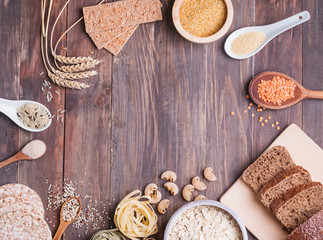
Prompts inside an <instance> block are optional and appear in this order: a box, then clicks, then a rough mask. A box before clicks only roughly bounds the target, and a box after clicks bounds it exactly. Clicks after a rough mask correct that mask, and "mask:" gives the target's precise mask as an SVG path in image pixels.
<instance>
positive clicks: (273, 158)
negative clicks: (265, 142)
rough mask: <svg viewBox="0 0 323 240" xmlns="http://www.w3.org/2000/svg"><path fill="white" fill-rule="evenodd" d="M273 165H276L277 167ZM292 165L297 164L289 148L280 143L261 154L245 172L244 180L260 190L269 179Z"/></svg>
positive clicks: (254, 188) (256, 189)
mask: <svg viewBox="0 0 323 240" xmlns="http://www.w3.org/2000/svg"><path fill="white" fill-rule="evenodd" d="M264 165H265V167H264ZM273 166H276V168H274V167H273ZM292 166H296V164H295V163H294V161H293V159H292V157H291V156H290V154H289V152H288V150H287V149H286V148H285V147H283V146H280V145H279V146H276V147H273V148H271V149H270V150H268V151H267V152H265V153H263V154H262V155H260V157H259V158H257V160H256V161H254V162H253V163H252V164H251V165H250V166H249V167H248V168H247V169H246V170H245V171H244V172H243V174H242V180H243V181H244V182H245V183H247V184H248V185H249V186H250V187H251V188H252V189H253V190H254V191H255V192H258V191H259V190H260V189H261V188H262V187H263V186H264V185H265V184H266V183H267V182H268V181H270V180H272V179H274V178H275V177H276V176H278V175H279V174H281V173H282V172H283V171H284V170H286V169H289V168H291V167H292ZM262 168H265V169H262ZM265 174H267V176H265ZM269 175H270V176H269Z"/></svg>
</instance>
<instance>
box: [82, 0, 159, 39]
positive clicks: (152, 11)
mask: <svg viewBox="0 0 323 240" xmlns="http://www.w3.org/2000/svg"><path fill="white" fill-rule="evenodd" d="M161 7H162V4H161V3H160V1H159V0H127V1H118V2H112V3H107V4H101V5H95V6H90V7H84V8H83V14H84V22H85V30H86V32H87V33H89V32H97V31H105V30H107V29H112V28H116V27H124V26H134V25H136V24H140V23H145V22H154V21H157V20H162V13H161Z"/></svg>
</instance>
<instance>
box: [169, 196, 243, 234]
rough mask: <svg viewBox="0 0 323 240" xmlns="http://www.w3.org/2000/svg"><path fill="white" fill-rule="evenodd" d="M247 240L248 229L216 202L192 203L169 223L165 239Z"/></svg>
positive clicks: (178, 211)
mask: <svg viewBox="0 0 323 240" xmlns="http://www.w3.org/2000/svg"><path fill="white" fill-rule="evenodd" d="M180 239H186V240H216V239H221V240H247V239H248V235H247V231H246V228H245V226H244V225H243V224H242V222H241V220H240V219H239V217H238V216H237V215H236V214H235V213H234V212H233V211H232V210H230V209H229V208H228V207H226V206H225V205H224V204H222V203H220V202H217V201H213V200H201V201H195V202H190V203H188V204H185V205H184V206H182V207H181V208H179V209H178V210H177V211H176V212H175V213H174V214H173V216H172V217H171V218H170V220H169V221H168V223H167V226H166V229H165V233H164V240H180Z"/></svg>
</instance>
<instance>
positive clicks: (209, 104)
mask: <svg viewBox="0 0 323 240" xmlns="http://www.w3.org/2000/svg"><path fill="white" fill-rule="evenodd" d="M162 2H163V5H164V7H163V16H164V20H163V21H159V22H156V23H151V24H143V25H141V26H140V27H139V28H138V29H137V31H136V32H135V33H134V35H133V36H132V37H131V39H130V40H129V42H128V43H127V44H126V46H125V47H124V49H123V50H122V52H121V53H120V54H119V55H118V56H116V57H112V56H111V54H109V53H108V52H106V51H105V50H101V51H97V50H96V49H95V46H94V45H93V43H92V42H91V40H90V38H89V37H88V36H87V34H86V33H85V31H84V24H83V23H81V24H79V25H78V26H77V27H75V29H73V30H72V31H71V33H70V34H68V36H67V38H66V39H64V40H63V42H62V43H61V45H60V47H59V48H60V52H61V54H66V55H67V56H80V55H89V51H93V52H94V54H93V55H95V56H98V58H100V59H101V60H102V63H101V65H100V71H99V75H98V76H96V77H93V78H91V79H88V80H87V81H88V82H90V83H91V84H92V87H91V88H89V89H87V90H82V91H77V90H69V89H64V88H60V87H57V86H55V85H52V88H51V89H50V91H51V93H52V94H53V95H54V98H53V99H52V100H51V101H50V102H47V101H46V91H45V92H42V91H41V86H42V82H43V80H44V79H46V76H45V74H43V75H40V74H41V73H42V72H44V67H43V64H42V61H41V57H40V44H39V42H40V40H39V33H40V0H39V1H36V0H34V1H28V0H21V1H9V0H3V1H1V2H0V26H1V32H0V46H1V53H0V66H1V68H0V79H1V81H0V97H2V98H8V99H32V100H37V101H40V102H41V103H43V104H45V105H46V106H48V107H49V109H50V110H51V112H52V113H53V114H57V110H58V109H59V108H61V109H66V113H65V117H64V119H65V121H64V123H62V122H60V121H56V120H54V121H53V124H52V126H51V127H50V128H49V129H48V130H46V131H45V132H42V133H38V134H36V133H35V134H32V133H29V132H26V131H23V130H21V129H19V128H18V127H17V126H16V125H14V124H13V123H12V122H11V121H10V120H9V119H7V117H5V116H4V115H2V114H0V129H1V130H0V159H5V158H7V157H10V156H11V155H13V154H14V153H16V152H17V151H18V150H19V149H20V148H21V147H22V146H23V145H24V144H25V143H27V142H28V141H29V140H32V139H42V140H44V141H45V142H46V143H47V146H48V150H47V153H46V155H45V156H44V157H43V158H42V159H41V160H38V161H34V162H30V161H28V162H20V163H18V164H12V165H10V166H8V167H6V168H4V169H1V170H0V184H6V183H11V182H19V183H23V184H26V185H28V186H30V187H32V188H33V189H35V190H36V191H37V192H38V193H39V194H40V195H41V197H42V199H43V201H44V202H45V203H46V201H47V189H48V184H60V185H62V183H63V181H64V179H69V180H72V181H75V182H78V183H79V184H78V186H77V187H78V190H77V191H78V192H79V193H80V194H81V195H82V196H83V197H84V196H85V195H86V194H88V195H92V196H94V197H95V199H97V201H99V202H100V201H106V199H107V198H109V199H110V200H111V202H112V204H111V206H109V208H108V214H109V216H110V217H112V216H113V213H114V209H115V206H116V204H117V202H118V201H119V200H121V198H123V197H124V196H125V195H126V194H127V193H129V192H130V191H132V190H135V189H141V190H143V188H144V186H145V185H146V184H148V183H151V182H155V183H158V185H159V186H160V189H161V191H162V193H163V195H164V196H165V197H167V198H169V199H170V200H171V205H170V208H169V210H168V212H167V214H166V215H165V216H159V221H158V225H159V229H160V231H159V233H158V235H157V239H162V236H163V231H164V228H165V226H166V223H167V220H168V219H169V218H170V216H171V215H172V213H174V211H175V210H176V209H177V208H178V207H180V206H182V205H183V204H184V203H185V202H184V201H183V200H182V198H181V196H179V195H178V196H176V197H171V196H170V195H169V194H168V192H167V191H166V190H165V189H164V188H163V187H162V184H163V182H164V181H162V180H160V178H159V176H160V174H161V173H162V172H163V171H164V170H174V171H175V172H176V173H177V176H178V180H177V181H176V183H177V184H178V185H179V187H180V188H182V187H183V186H184V185H185V184H187V183H189V182H190V179H191V178H192V177H193V176H196V175H199V176H201V175H202V170H203V169H204V168H205V167H206V166H211V167H213V168H214V169H215V172H216V175H217V178H218V180H217V181H216V183H214V184H212V183H208V189H207V191H206V192H205V194H206V196H207V198H209V199H218V198H219V197H220V196H221V194H222V193H223V192H224V191H226V189H227V188H228V187H229V186H230V185H231V184H232V183H233V182H234V181H235V180H236V179H237V178H238V177H239V176H240V175H241V173H242V172H243V170H244V169H245V168H246V167H247V166H248V165H249V164H250V163H251V162H252V161H253V160H254V159H255V158H256V157H257V156H258V155H259V154H260V153H261V152H262V151H263V150H264V149H265V148H266V146H268V145H269V144H270V143H271V142H272V141H273V139H274V138H275V137H277V136H278V135H279V133H280V132H281V130H283V129H284V128H285V127H286V126H288V125H289V124H290V123H296V124H298V125H299V126H300V127H302V129H303V130H304V131H305V132H306V133H307V134H308V135H309V136H310V137H312V138H313V140H314V141H316V142H317V143H318V144H319V145H320V146H321V147H323V128H322V123H323V102H322V101H314V100H307V101H304V102H303V103H300V104H298V105H296V106H294V107H291V108H289V109H286V110H282V111H269V110H266V111H264V112H257V111H256V108H255V107H252V109H250V110H248V109H247V106H248V103H249V101H248V99H246V93H247V92H246V89H247V84H248V81H249V80H250V79H251V78H252V77H253V76H254V75H255V74H257V73H260V72H263V71H267V70H272V71H279V72H282V73H285V74H287V75H290V76H291V77H293V78H294V79H296V80H297V81H299V82H300V83H302V84H303V85H304V86H305V87H307V88H312V89H320V90H323V81H322V76H323V67H322V66H323V47H322V39H323V27H322V23H323V19H322V18H323V4H322V3H321V1H320V0H307V1H301V0H294V1H290V0H280V1H275V0H266V1H249V0H241V1H237V0H233V5H234V21H233V24H232V26H231V29H230V31H229V32H232V31H233V30H235V29H237V28H240V27H245V26H251V25H262V24H268V23H272V22H275V21H278V20H281V19H283V18H285V17H289V16H291V15H293V14H296V13H298V12H300V11H302V10H308V11H309V12H310V14H311V20H310V21H308V22H307V23H305V24H303V25H302V26H298V27H296V28H294V29H292V30H289V31H287V32H285V33H283V34H282V35H280V36H278V37H277V38H275V39H274V40H273V41H272V42H271V43H269V44H268V46H267V47H266V48H265V49H263V50H262V51H261V52H260V53H259V54H257V55H256V56H255V57H252V58H250V59H246V60H243V61H238V60H233V59H231V58H229V57H228V56H227V55H226V54H225V53H224V51H223V44H224V40H225V38H222V39H221V40H219V41H217V42H215V43H212V44H206V45H198V44H192V43H190V42H188V41H186V40H185V39H183V38H182V37H181V36H180V35H179V34H178V33H177V32H176V30H175V28H174V26H173V24H172V19H171V8H172V5H173V1H166V0H163V1H162ZM64 3H65V1H54V6H53V7H54V11H53V17H54V16H57V14H58V11H59V9H60V8H61V7H62V6H63V4H64ZM96 3H97V1H96V0H91V1H89V0H87V1H86V0H72V1H71V3H70V5H69V7H68V12H67V13H64V14H63V17H62V19H61V21H60V22H59V27H58V31H57V32H56V36H57V37H58V36H59V35H60V34H61V32H63V31H64V30H65V29H66V27H67V26H69V25H71V24H72V23H73V22H74V21H75V20H76V19H77V18H79V17H80V16H81V7H83V6H87V5H93V4H96ZM64 47H66V50H64V49H63V48H64ZM55 91H57V92H59V94H56V93H55ZM245 111H246V112H245ZM230 112H235V115H234V116H231V115H230ZM252 114H255V117H252ZM268 115H270V116H271V120H270V121H272V122H273V121H279V126H280V128H281V130H280V131H277V130H275V129H274V128H272V127H271V124H267V125H266V126H264V127H261V126H260V124H259V122H258V117H259V116H263V117H267V116H268ZM81 180H82V181H84V182H83V184H81ZM89 183H90V184H89ZM112 199H115V201H112ZM84 201H85V200H84ZM84 204H87V203H86V202H84ZM99 205H100V204H99ZM100 207H101V208H102V206H100ZM54 216H55V219H53V217H54ZM47 218H48V219H50V220H51V221H53V223H52V224H50V225H51V229H52V231H53V232H54V231H55V230H56V228H57V222H56V220H57V218H58V212H57V211H51V210H49V211H47ZM53 225H55V227H54V226H53ZM111 225H113V222H112V221H111V220H110V221H109V223H103V222H101V224H100V228H101V229H105V228H109V227H110V226H111ZM89 228H90V229H91V226H89ZM93 232H94V231H93V230H90V231H88V232H87V231H85V230H84V229H82V228H81V229H74V228H73V227H69V228H68V230H67V232H66V235H65V237H64V239H69V240H70V239H89V237H90V236H91V235H92V234H93ZM79 236H80V237H79ZM250 239H254V238H253V237H250Z"/></svg>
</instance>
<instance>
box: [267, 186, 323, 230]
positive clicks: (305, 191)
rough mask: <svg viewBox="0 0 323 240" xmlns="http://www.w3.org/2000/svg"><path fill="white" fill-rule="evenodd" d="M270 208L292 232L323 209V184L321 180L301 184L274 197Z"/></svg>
mask: <svg viewBox="0 0 323 240" xmlns="http://www.w3.org/2000/svg"><path fill="white" fill-rule="evenodd" d="M270 209H271V210H272V211H273V212H274V214H275V215H276V217H277V219H278V220H279V221H280V222H281V223H282V224H283V225H284V226H285V227H286V229H287V230H288V231H290V232H291V231H293V230H294V229H295V228H297V227H298V226H299V225H300V224H302V223H303V222H305V221H306V220H307V219H309V218H310V217H312V216H313V215H314V214H316V213H317V212H319V211H321V210H322V209H323V186H322V184H321V183H319V182H310V183H307V184H303V185H299V186H297V187H295V188H293V189H291V190H289V191H288V192H287V193H285V194H283V195H282V196H281V197H279V198H276V199H274V201H273V202H272V203H271V204H270Z"/></svg>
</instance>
